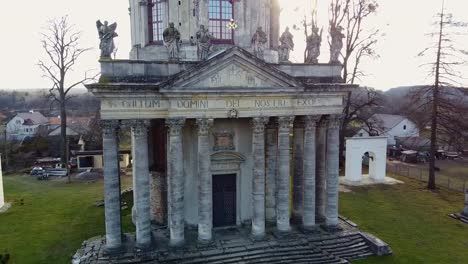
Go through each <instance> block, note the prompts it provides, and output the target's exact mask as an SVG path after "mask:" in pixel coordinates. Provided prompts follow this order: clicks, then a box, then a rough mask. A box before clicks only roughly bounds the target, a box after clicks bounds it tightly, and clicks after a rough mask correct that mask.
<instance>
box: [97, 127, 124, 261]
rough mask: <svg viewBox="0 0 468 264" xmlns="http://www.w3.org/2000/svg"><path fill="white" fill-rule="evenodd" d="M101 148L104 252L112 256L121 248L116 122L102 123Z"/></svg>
mask: <svg viewBox="0 0 468 264" xmlns="http://www.w3.org/2000/svg"><path fill="white" fill-rule="evenodd" d="M101 126H102V147H103V161H104V205H105V210H104V213H105V218H106V252H107V253H109V254H113V253H116V252H119V251H120V250H121V248H122V225H121V216H120V173H119V146H118V145H119V144H118V140H117V129H118V127H119V122H118V121H116V120H106V121H102V123H101Z"/></svg>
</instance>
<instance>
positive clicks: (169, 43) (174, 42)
mask: <svg viewBox="0 0 468 264" xmlns="http://www.w3.org/2000/svg"><path fill="white" fill-rule="evenodd" d="M163 39H164V46H166V48H167V50H168V52H169V60H178V59H179V45H180V32H179V30H177V28H175V26H174V23H169V27H168V28H166V29H165V30H164V32H163Z"/></svg>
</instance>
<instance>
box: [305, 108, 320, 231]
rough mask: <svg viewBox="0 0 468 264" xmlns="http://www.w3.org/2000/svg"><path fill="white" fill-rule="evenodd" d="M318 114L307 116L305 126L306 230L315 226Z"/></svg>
mask: <svg viewBox="0 0 468 264" xmlns="http://www.w3.org/2000/svg"><path fill="white" fill-rule="evenodd" d="M319 120H320V117H318V116H307V117H306V118H305V128H304V164H303V165H304V170H303V171H304V177H303V178H304V179H303V188H304V205H303V212H302V226H303V228H304V229H305V230H311V229H313V228H314V227H315V195H316V194H315V180H316V176H315V175H316V174H315V173H316V167H315V162H316V145H315V136H316V135H315V132H316V127H317V122H318V121H319Z"/></svg>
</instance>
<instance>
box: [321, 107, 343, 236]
mask: <svg viewBox="0 0 468 264" xmlns="http://www.w3.org/2000/svg"><path fill="white" fill-rule="evenodd" d="M340 122H341V117H340V116H338V115H337V116H332V117H331V118H330V120H329V126H328V138H327V172H328V175H327V205H326V206H327V207H326V211H325V212H326V225H327V226H328V227H329V228H330V229H335V228H338V188H339V169H340V166H339V129H340Z"/></svg>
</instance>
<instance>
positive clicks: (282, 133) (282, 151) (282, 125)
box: [276, 116, 294, 232]
mask: <svg viewBox="0 0 468 264" xmlns="http://www.w3.org/2000/svg"><path fill="white" fill-rule="evenodd" d="M293 122H294V117H293V116H283V117H279V118H278V150H279V151H278V178H277V181H276V187H277V196H276V197H277V198H276V226H277V229H278V231H279V232H289V231H290V230H291V226H290V222H289V212H290V206H289V199H290V182H289V179H290V172H291V159H290V158H291V157H290V140H289V134H290V131H291V126H292V124H293Z"/></svg>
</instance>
